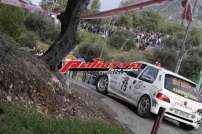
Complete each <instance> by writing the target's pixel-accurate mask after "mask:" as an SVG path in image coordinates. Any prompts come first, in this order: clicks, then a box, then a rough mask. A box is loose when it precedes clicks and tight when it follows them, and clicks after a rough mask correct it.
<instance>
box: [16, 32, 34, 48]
mask: <svg viewBox="0 0 202 134" xmlns="http://www.w3.org/2000/svg"><path fill="white" fill-rule="evenodd" d="M37 40H38V38H37V36H36V35H35V34H34V33H33V32H30V31H27V32H24V33H22V34H21V36H20V37H19V38H18V40H17V42H18V43H19V45H20V47H29V48H31V49H33V48H34V47H36V44H37Z"/></svg>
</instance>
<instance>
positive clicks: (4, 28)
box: [0, 4, 24, 39]
mask: <svg viewBox="0 0 202 134" xmlns="http://www.w3.org/2000/svg"><path fill="white" fill-rule="evenodd" d="M23 21H24V11H23V10H22V9H20V8H18V7H14V6H8V5H3V4H0V31H1V32H4V33H6V34H8V35H9V36H11V37H13V38H14V39H17V38H18V37H19V36H20V34H21V33H22V32H23V31H24V26H23Z"/></svg>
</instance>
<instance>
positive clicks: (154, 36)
mask: <svg viewBox="0 0 202 134" xmlns="http://www.w3.org/2000/svg"><path fill="white" fill-rule="evenodd" d="M134 34H135V38H136V40H137V44H138V45H139V48H140V49H145V48H148V47H151V48H159V47H161V46H162V45H161V44H162V38H163V37H165V35H164V34H162V33H159V32H141V31H136V32H134Z"/></svg>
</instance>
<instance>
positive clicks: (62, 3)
mask: <svg viewBox="0 0 202 134" xmlns="http://www.w3.org/2000/svg"><path fill="white" fill-rule="evenodd" d="M67 2H68V0H56V1H55V2H54V1H53V2H50V0H42V1H41V5H42V6H43V7H45V8H47V9H48V11H50V12H53V11H55V10H56V11H58V12H61V11H64V10H65V7H66V5H67Z"/></svg>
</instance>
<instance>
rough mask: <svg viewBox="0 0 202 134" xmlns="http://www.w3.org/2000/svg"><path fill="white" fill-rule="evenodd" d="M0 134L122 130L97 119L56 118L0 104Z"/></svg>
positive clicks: (120, 133)
mask: <svg viewBox="0 0 202 134" xmlns="http://www.w3.org/2000/svg"><path fill="white" fill-rule="evenodd" d="M0 134H123V131H122V130H121V129H119V128H114V127H113V126H111V125H109V124H107V123H103V122H99V121H92V122H89V121H88V122H87V121H81V120H78V119H56V118H53V117H47V116H45V115H42V114H40V113H37V112H35V111H33V110H24V109H22V108H18V107H16V106H13V105H9V104H0Z"/></svg>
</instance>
